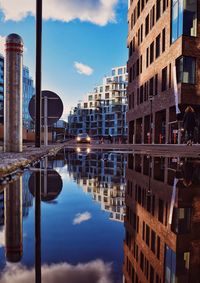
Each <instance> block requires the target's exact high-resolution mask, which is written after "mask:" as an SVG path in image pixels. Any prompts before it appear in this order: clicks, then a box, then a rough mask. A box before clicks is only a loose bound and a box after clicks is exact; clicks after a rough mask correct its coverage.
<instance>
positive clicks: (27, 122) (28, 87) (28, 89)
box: [22, 66, 35, 129]
mask: <svg viewBox="0 0 200 283" xmlns="http://www.w3.org/2000/svg"><path fill="white" fill-rule="evenodd" d="M34 94H35V89H34V86H33V79H32V78H31V77H30V74H29V69H28V67H26V66H23V104H22V107H23V110H22V117H23V128H26V129H30V128H31V127H33V124H32V123H31V122H32V119H31V116H30V114H29V109H28V107H29V102H30V100H31V98H32V96H33V95H34Z"/></svg>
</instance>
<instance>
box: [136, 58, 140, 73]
mask: <svg viewBox="0 0 200 283" xmlns="http://www.w3.org/2000/svg"><path fill="white" fill-rule="evenodd" d="M139 73H140V60H139V59H137V62H136V75H137V76H139Z"/></svg>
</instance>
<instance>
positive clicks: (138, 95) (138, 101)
mask: <svg viewBox="0 0 200 283" xmlns="http://www.w3.org/2000/svg"><path fill="white" fill-rule="evenodd" d="M139 104H140V89H139V88H137V105H139Z"/></svg>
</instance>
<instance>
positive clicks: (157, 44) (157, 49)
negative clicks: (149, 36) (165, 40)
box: [156, 34, 160, 58]
mask: <svg viewBox="0 0 200 283" xmlns="http://www.w3.org/2000/svg"><path fill="white" fill-rule="evenodd" d="M159 56H160V34H159V35H158V36H157V37H156V58H158V57H159Z"/></svg>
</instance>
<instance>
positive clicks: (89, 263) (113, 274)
mask: <svg viewBox="0 0 200 283" xmlns="http://www.w3.org/2000/svg"><path fill="white" fill-rule="evenodd" d="M125 168H126V156H125V155H122V154H115V153H109V152H104V153H101V152H93V153H92V152H91V153H89V154H88V153H87V152H84V151H83V152H78V153H77V152H74V151H66V150H64V151H61V152H60V153H59V154H58V155H57V156H56V157H55V158H49V159H48V160H47V159H46V160H43V161H42V162H41V163H40V169H38V168H32V169H31V170H30V171H25V173H24V174H23V176H21V177H18V178H17V179H16V180H15V181H14V182H12V183H10V184H9V185H7V186H6V187H5V188H2V190H4V192H3V191H2V193H1V207H2V209H1V212H2V214H1V226H0V227H1V232H0V241H1V242H0V245H1V246H0V270H1V279H0V282H2V283H4V282H5V283H7V282H12V283H15V282H17V283H18V282H20V283H23V282H26V283H27V282H34V276H35V274H34V272H35V270H34V264H35V231H34V229H35V221H34V219H35V198H34V194H35V191H34V188H35V186H36V183H37V180H36V179H37V177H38V172H39V171H40V170H41V173H39V174H41V191H42V194H41V198H42V203H41V262H42V263H41V265H42V274H43V276H44V279H43V282H48V283H49V282H61V283H62V282H70V283H76V282H77V283H78V282H88V283H89V282H91V283H92V282H94V283H95V282H102V283H103V282H122V265H123V240H124V226H123V219H124V212H125V210H124V208H125V207H124V194H125ZM37 185H38V184H37ZM37 267H38V266H37Z"/></svg>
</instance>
